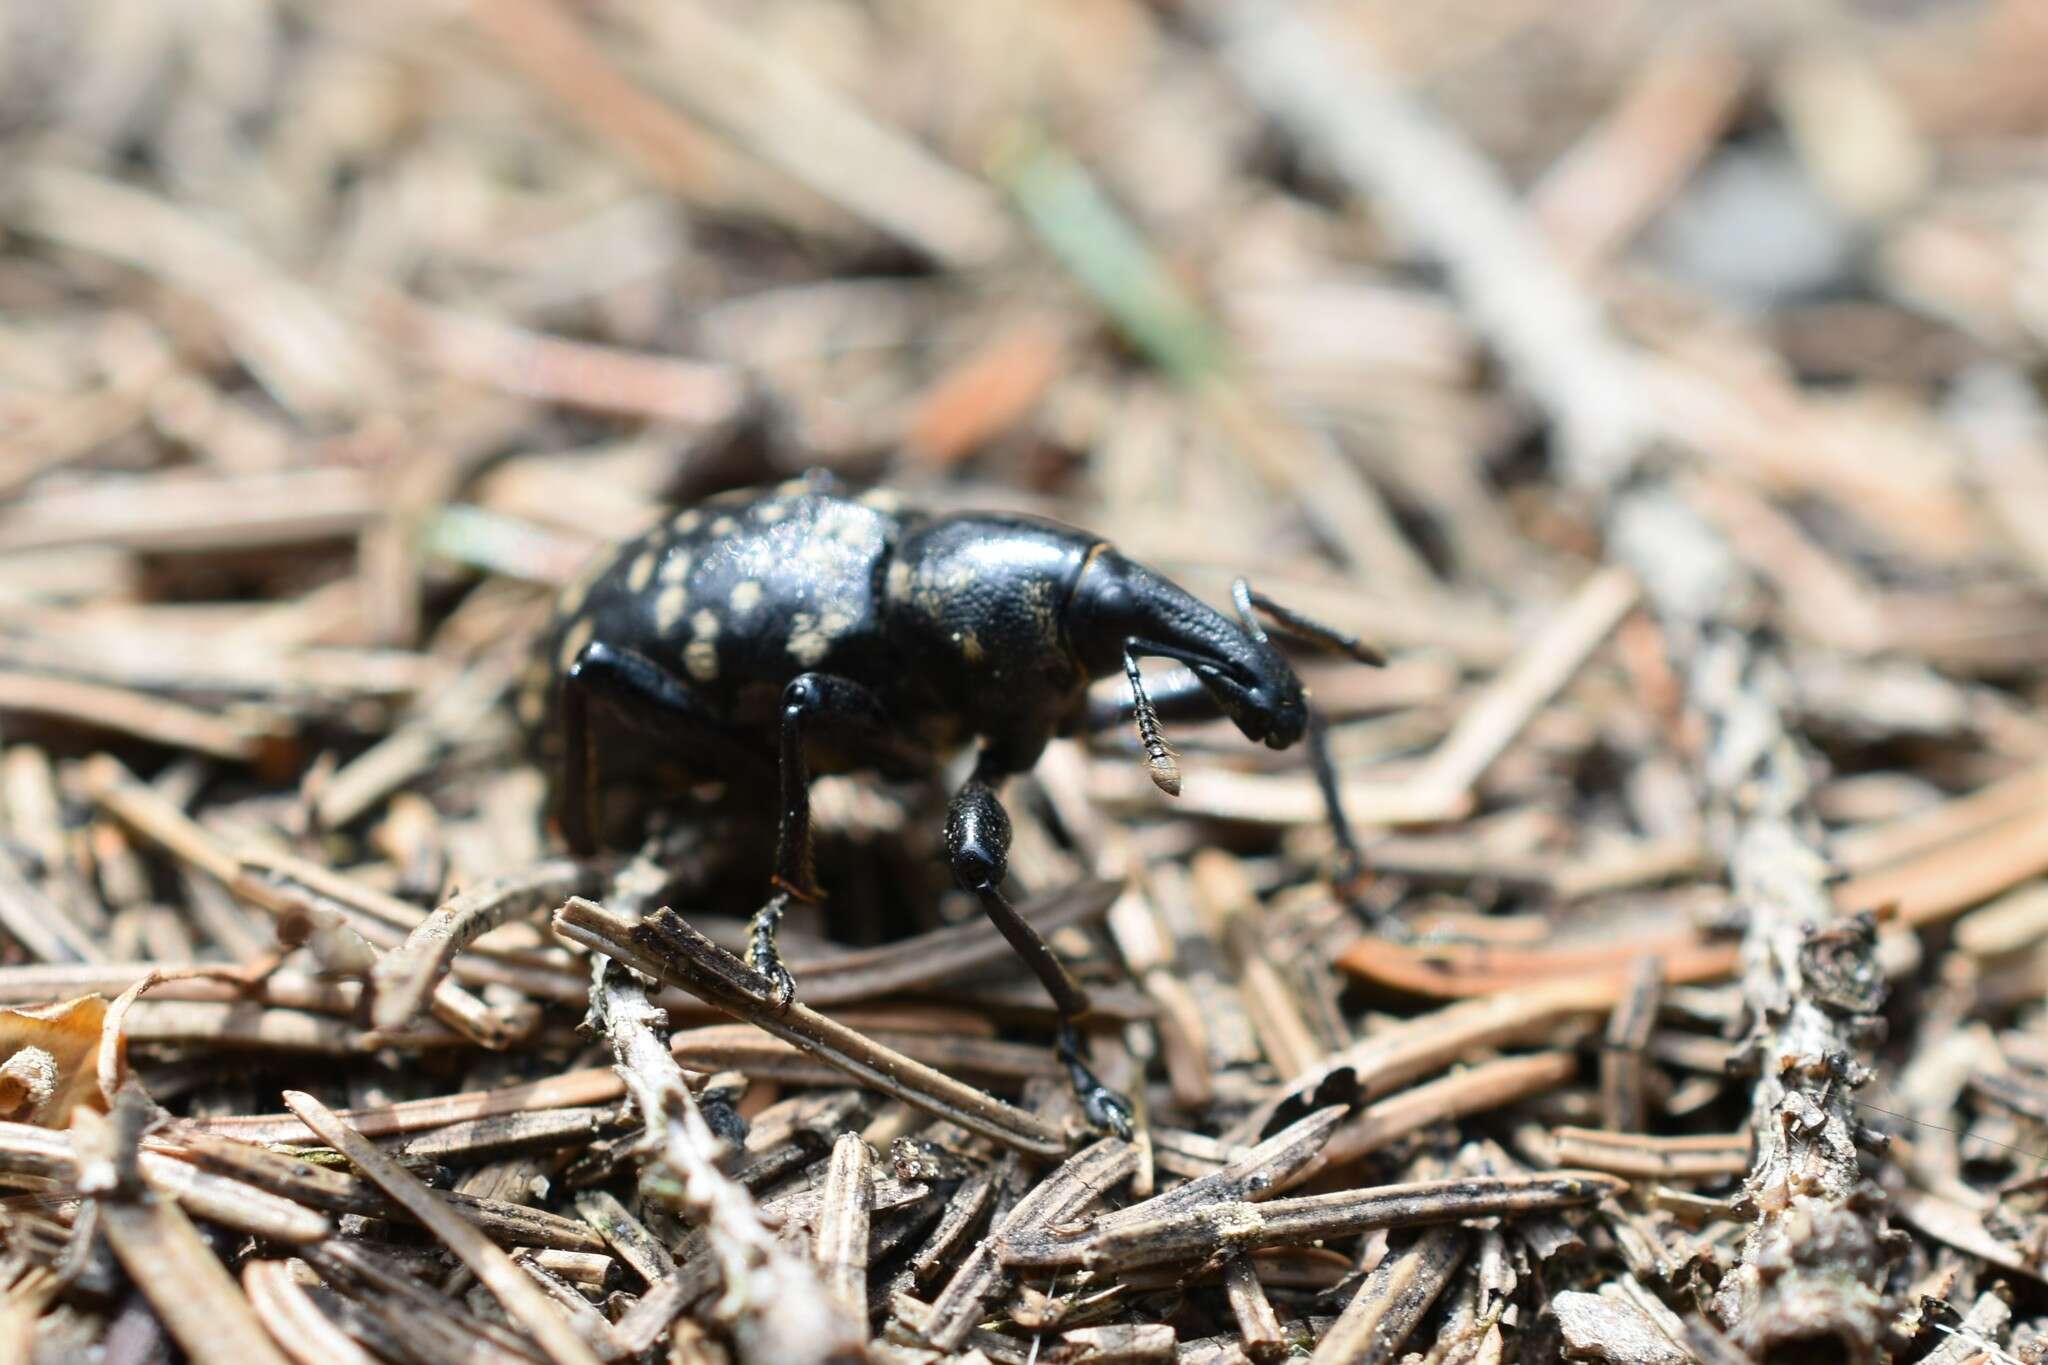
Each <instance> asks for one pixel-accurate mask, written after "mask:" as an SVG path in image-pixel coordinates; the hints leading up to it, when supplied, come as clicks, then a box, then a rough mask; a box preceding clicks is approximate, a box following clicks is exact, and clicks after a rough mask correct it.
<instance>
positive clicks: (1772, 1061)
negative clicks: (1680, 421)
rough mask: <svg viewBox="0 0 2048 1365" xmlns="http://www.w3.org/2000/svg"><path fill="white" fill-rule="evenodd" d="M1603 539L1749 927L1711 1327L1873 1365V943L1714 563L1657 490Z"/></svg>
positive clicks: (1783, 696)
mask: <svg viewBox="0 0 2048 1365" xmlns="http://www.w3.org/2000/svg"><path fill="white" fill-rule="evenodd" d="M1609 530H1610V534H1611V536H1612V538H1613V540H1614V542H1615V544H1616V546H1617V548H1618V550H1619V551H1620V553H1622V554H1623V555H1624V556H1625V557H1627V558H1628V559H1629V560H1630V562H1632V563H1634V564H1635V565H1636V567H1637V568H1638V570H1639V571H1640V572H1641V574H1642V575H1643V581H1644V584H1645V586H1646V589H1647V590H1648V592H1649V595H1650V597H1651V599H1652V600H1653V602H1654V603H1655V605H1656V608H1657V610H1658V615H1659V618H1660V623H1661V624H1662V625H1663V626H1664V628H1665V634H1666V636H1667V638H1668V639H1669V640H1670V641H1671V642H1672V645H1673V647H1674V649H1675V651H1676V652H1677V653H1679V654H1680V656H1681V658H1682V659H1683V660H1684V661H1685V663H1686V664H1687V665H1688V666H1687V667H1686V669H1685V672H1686V673H1687V674H1688V675H1689V676H1688V680H1687V681H1688V686H1687V705H1688V706H1689V708H1690V709H1691V710H1692V711H1693V712H1694V713H1695V714H1696V715H1697V716H1698V717H1699V719H1700V720H1701V721H1702V722H1703V725H1704V729H1705V733H1707V734H1708V735H1709V736H1711V743H1710V745H1709V747H1708V749H1707V751H1706V753H1705V754H1704V755H1703V760H1702V767H1703V772H1702V774H1701V785H1702V787H1703V788H1704V790H1705V793H1706V797H1707V806H1708V814H1709V819H1710V825H1711V826H1712V828H1714V829H1715V830H1716V831H1717V832H1718V833H1719V835H1720V838H1721V842H1722V844H1723V846H1724V847H1725V849H1726V855H1725V856H1726V859H1727V863H1728V868H1729V872H1730V875H1731V879H1732V881H1733V883H1734V891H1735V895H1736V898H1737V901H1738V903H1739V904H1741V906H1742V907H1743V908H1744V909H1746V910H1747V911H1748V913H1749V924H1748V927H1747V929H1746V931H1745V933H1744V936H1743V943H1742V985H1743V994H1744V997H1745V1001H1746V1004H1747V1006H1748V1009H1749V1013H1750V1018H1751V1021H1752V1023H1751V1040H1750V1041H1751V1044H1752V1050H1751V1055H1753V1056H1754V1057H1755V1058H1757V1059H1758V1062H1759V1064H1760V1074H1759V1075H1758V1077H1757V1080H1756V1085H1755V1089H1754V1091H1753V1092H1752V1095H1751V1104H1750V1128H1751V1131H1752V1132H1754V1133H1755V1135H1756V1150H1755V1154H1754V1160H1753V1165H1752V1166H1751V1169H1750V1172H1749V1178H1748V1180H1747V1181H1746V1182H1745V1188H1746V1189H1747V1191H1748V1198H1749V1200H1750V1205H1751V1207H1752V1208H1754V1209H1755V1211H1756V1213H1755V1221H1754V1222H1753V1223H1752V1224H1751V1226H1750V1228H1749V1231H1748V1233H1747V1235H1746V1236H1745V1238H1744V1242H1743V1248H1742V1254H1741V1257H1740V1259H1739V1261H1738V1263H1737V1264H1736V1265H1735V1267H1734V1268H1733V1269H1732V1270H1730V1272H1729V1273H1728V1274H1727V1275H1726V1276H1724V1277H1723V1278H1722V1280H1721V1283H1720V1286H1719V1288H1718V1290H1717V1292H1716V1307H1717V1311H1718V1313H1719V1315H1720V1318H1721V1320H1722V1321H1723V1322H1724V1323H1726V1324H1728V1325H1729V1326H1730V1327H1731V1329H1732V1331H1733V1333H1734V1336H1735V1338H1736V1341H1737V1342H1738V1344H1739V1345H1741V1346H1742V1347H1744V1348H1745V1349H1747V1350H1749V1351H1751V1352H1752V1353H1754V1354H1756V1355H1758V1356H1767V1355H1769V1354H1771V1353H1772V1352H1773V1351H1774V1350H1775V1349H1776V1348H1777V1347H1778V1346H1779V1345H1780V1344H1781V1343H1784V1342H1788V1341H1793V1340H1811V1339H1812V1338H1814V1337H1815V1336H1816V1335H1820V1336H1829V1337H1833V1338H1835V1339H1836V1340H1838V1341H1839V1342H1840V1343H1841V1344H1842V1347H1843V1349H1844V1350H1845V1351H1846V1352H1848V1353H1849V1354H1851V1355H1859V1356H1860V1355H1868V1354H1874V1353H1875V1352H1876V1351H1877V1349H1878V1342H1879V1340H1880V1336H1881V1333H1882V1330H1883V1326H1882V1324H1883V1321H1884V1316H1885V1306H1884V1304H1883V1302H1882V1287H1883V1285H1884V1283H1885V1276H1884V1269H1883V1267H1884V1264H1885V1254H1884V1252H1883V1250H1882V1247H1883V1244H1884V1242H1883V1239H1884V1235H1885V1218H1884V1213H1883V1205H1882V1202H1881V1200H1880V1201H1876V1202H1874V1201H1873V1200H1872V1199H1871V1198H1870V1197H1868V1195H1866V1193H1865V1180H1864V1177H1863V1174H1862V1170H1861V1163H1860V1160H1859V1157H1858V1152H1857V1147H1856V1132H1857V1128H1858V1125H1859V1120H1860V1116H1859V1115H1858V1113H1857V1105H1856V1099H1855V1092H1856V1089H1857V1087H1859V1086H1860V1085H1862V1084H1863V1083H1864V1081H1865V1080H1866V1079H1867V1078H1868V1076H1869V1070H1868V1066H1867V1063H1866V1061H1865V1059H1866V1058H1867V1057H1868V1056H1869V1055H1870V1049H1871V1046H1872V1045H1873V1043H1874V1041H1875V1036H1876V1031H1877V1028H1878V1023H1877V1017H1876V1015H1877V1010H1878V1007H1879V1006H1880V1005H1881V1004H1882V1002H1883V999H1884V989H1885V988H1884V980H1883V976H1882V974H1881V972H1880V970H1879V966H1878V963H1877V960H1876V952H1875V950H1876V944H1877V934H1876V928H1875V925H1874V924H1873V923H1872V920H1871V917H1869V916H1867V915H1866V916H1858V917H1855V918H1843V917H1840V916H1839V915H1838V914H1837V913H1836V911H1835V906H1834V903H1833V900H1832V897H1831V895H1830V892H1829V889H1828V884H1827V879H1828V873H1829V867H1828V864H1827V861H1826V859H1825V857H1824V856H1823V854H1822V853H1821V851H1820V848H1819V846H1818V840H1817V838H1816V837H1815V825H1816V822H1815V820H1814V817H1813V814H1812V810H1811V805H1810V797H1811V791H1812V785H1813V781H1814V777H1813V773H1812V771H1811V768H1810V765H1809V764H1808V761H1807V757H1806V754H1805V753H1804V751H1803V750H1802V748H1801V746H1800V745H1799V743H1798V742H1797V740H1796V739H1795V738H1794V737H1793V735H1792V733H1791V732H1790V731H1789V730H1788V728H1787V727H1788V723H1789V722H1788V717H1789V716H1790V715H1792V714H1793V703H1794V696H1793V683H1792V677H1791V674H1790V672H1789V670H1788V669H1787V668H1786V667H1785V666H1784V665H1783V663H1782V662H1781V661H1780V660H1778V659H1777V658H1776V657H1774V656H1773V655H1772V654H1771V653H1769V652H1767V650H1766V649H1765V648H1763V647H1762V646H1761V645H1760V644H1759V643H1757V642H1754V641H1752V640H1751V639H1750V638H1748V637H1747V636H1746V635H1745V634H1743V633H1742V632H1741V631H1739V630H1737V629H1735V628H1734V627H1733V626H1732V625H1731V624H1730V623H1728V622H1726V621H1724V620H1723V619H1721V617H1722V613H1723V612H1724V611H1725V610H1726V603H1727V601H1729V600H1730V597H1729V591H1730V589H1731V588H1732V587H1733V586H1735V584H1736V582H1737V577H1738V571H1737V570H1736V569H1735V567H1734V565H1733V558H1732V555H1731V554H1730V553H1729V551H1728V549H1727V547H1726V545H1725V544H1724V543H1723V542H1722V541H1721V540H1720V539H1719V538H1718V537H1717V536H1716V535H1715V534H1714V533H1713V532H1712V530H1711V529H1709V528H1707V527H1706V526H1705V525H1704V524H1702V523H1701V522H1700V521H1699V520H1698V518H1697V516H1695V515H1694V514H1693V513H1692V512H1691V510H1690V509H1689V508H1687V507H1685V506H1684V505H1683V504H1682V503H1681V502H1680V501H1679V500H1678V499H1677V498H1676V497H1675V496H1674V495H1673V494H1672V493H1671V492H1670V491H1669V490H1668V489H1663V488H1658V487H1650V488H1646V489H1640V490H1637V491H1634V492H1632V493H1631V494H1630V495H1629V496H1628V497H1627V498H1626V499H1624V500H1622V501H1620V502H1618V503H1617V505H1616V506H1615V508H1614V509H1613V510H1612V513H1611V515H1610V527H1609ZM1781 1267H1783V1268H1786V1269H1783V1270H1782V1272H1781V1270H1780V1268H1781Z"/></svg>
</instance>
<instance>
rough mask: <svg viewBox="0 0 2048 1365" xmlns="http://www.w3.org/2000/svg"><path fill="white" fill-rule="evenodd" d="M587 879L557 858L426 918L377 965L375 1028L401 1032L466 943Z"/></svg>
mask: <svg viewBox="0 0 2048 1365" xmlns="http://www.w3.org/2000/svg"><path fill="white" fill-rule="evenodd" d="M589 879H590V873H589V871H588V869H586V868H585V867H584V866H583V865H582V864H580V863H577V862H575V861H573V860H571V859H568V858H557V859H553V860H551V861H549V862H545V863H542V864H540V865H539V866H538V867H532V868H528V869H527V870H526V871H524V872H513V873H507V874H506V875H504V876H501V877H493V878H491V879H490V880H489V881H487V882H485V883H484V884H483V885H482V886H479V887H475V888H473V889H471V890H469V891H465V892H463V893H462V894H461V895H459V896H457V897H456V898H455V899H453V900H451V901H449V902H448V903H447V904H446V905H443V906H442V907H441V908H440V909H438V910H436V911H435V912H434V913H433V914H431V915H429V916H428V917H427V919H426V920H425V922H424V923H422V924H421V925H420V926H419V928H417V929H415V930H413V931H412V933H411V934H410V935H408V936H407V938H406V940H405V944H404V946H403V947H400V948H398V949H395V950H394V951H392V952H390V953H387V954H386V955H385V956H384V957H383V958H382V959H380V960H379V961H378V963H377V966H376V968H375V969H374V971H373V972H372V975H371V981H372V983H373V984H374V986H375V987H376V991H377V997H376V1000H375V1001H374V1003H373V1004H372V1006H371V1015H370V1017H371V1019H372V1021H373V1022H374V1023H375V1024H376V1026H377V1027H378V1028H379V1029H400V1028H404V1027H405V1026H406V1025H407V1024H409V1023H411V1022H412V1021H413V1020H415V1019H417V1018H418V1017H419V1016H420V1014H421V1013H422V1012H423V1011H424V1010H425V1009H426V1006H427V1000H428V997H429V996H430V995H431V994H432V993H433V990H434V987H435V986H436V985H438V984H439V983H440V981H441V978H442V977H443V976H445V975H446V974H447V972H448V968H449V964H450V963H451V962H452V961H453V960H454V957H455V955H456V954H457V953H459V952H461V951H462V949H463V947H464V945H466V944H467V943H469V941H470V940H471V939H474V938H476V937H477V936H478V935H480V934H483V933H486V932H488V931H489V930H492V929H495V928H497V927H498V926H499V925H500V924H505V923H508V922H510V921H512V920H515V919H518V918H519V917H521V916H523V915H529V914H532V913H533V912H534V911H536V910H538V909H540V908H541V907H543V906H546V905H552V904H558V903H560V901H561V900H562V898H563V897H565V896H569V895H573V894H575V893H576V892H577V891H578V890H579V889H581V888H582V887H583V886H584V884H585V883H586V882H588V881H589Z"/></svg>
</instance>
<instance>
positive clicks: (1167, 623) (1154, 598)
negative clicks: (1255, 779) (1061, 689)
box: [1067, 546, 1308, 749]
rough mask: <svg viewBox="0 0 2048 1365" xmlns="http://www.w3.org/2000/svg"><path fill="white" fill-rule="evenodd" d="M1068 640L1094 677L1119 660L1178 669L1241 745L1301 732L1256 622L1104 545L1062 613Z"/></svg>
mask: <svg viewBox="0 0 2048 1365" xmlns="http://www.w3.org/2000/svg"><path fill="white" fill-rule="evenodd" d="M1067 630H1068V639H1069V640H1070V641H1072V643H1073V647H1074V649H1075V651H1076V652H1077V654H1078V655H1079V656H1080V658H1081V661H1082V663H1083V664H1084V666H1086V667H1087V669H1088V671H1089V672H1090V673H1091V674H1093V675H1095V676H1097V677H1100V676H1102V675H1104V674H1110V673H1115V672H1117V671H1119V670H1122V669H1124V668H1125V667H1126V664H1125V656H1126V655H1129V656H1131V657H1133V658H1139V657H1147V656H1155V657H1161V658H1168V659H1173V660H1175V661H1177V662H1179V663H1181V664H1183V665H1185V666H1186V667H1187V668H1188V669H1189V670H1190V671H1191V672H1193V673H1194V675H1195V677H1196V678H1197V679H1198V680H1199V681H1200V682H1201V684H1202V687H1203V689H1204V690H1205V691H1207V692H1208V693H1209V695H1210V696H1211V697H1213V698H1214V699H1215V701H1216V704H1217V706H1219V707H1220V708H1221V709H1222V710H1223V713H1224V714H1225V715H1227V716H1229V717H1230V720H1231V722H1232V723H1233V724H1235V725H1236V726H1237V728H1238V729H1239V730H1240V731H1242V732H1243V733H1244V736H1245V737H1246V738H1247V739H1250V740H1252V741H1254V742H1256V743H1263V744H1268V745H1271V746H1272V747H1273V748H1276V749H1285V748H1287V747H1289V746H1290V745H1293V744H1295V743H1298V742H1299V741H1300V739H1301V737H1302V733H1303V732H1304V730H1305V729H1306V728H1307V725H1308V706H1307V699H1306V697H1305V696H1304V694H1303V692H1302V687H1301V680H1300V679H1299V678H1298V677H1296V676H1295V673H1294V669H1293V668H1292V667H1291V666H1290V665H1289V664H1288V662H1287V660H1286V659H1285V658H1283V657H1281V654H1280V651H1279V650H1277V649H1276V648H1274V646H1273V642H1272V641H1271V640H1269V639H1268V638H1267V637H1266V634H1265V632H1264V631H1263V630H1261V629H1259V628H1258V623H1257V622H1256V621H1252V622H1251V623H1250V626H1249V628H1246V627H1242V626H1240V625H1238V624H1237V623H1235V622H1233V621H1231V620H1230V618H1229V617H1227V616H1225V615H1223V614H1222V613H1221V612H1218V611H1216V610H1215V609H1214V608H1212V607H1210V606H1209V605H1208V604H1207V603H1205V602H1203V601H1201V600H1200V599H1198V598H1196V597H1195V596H1193V595H1192V594H1191V593H1188V592H1187V591H1185V590H1184V589H1182V588H1181V587H1179V586H1178V585H1176V584H1174V583H1172V582H1170V581H1168V580H1167V579H1165V578H1162V577H1161V576H1160V575H1158V574H1156V573H1154V572H1152V571H1151V570H1150V569H1147V568H1146V567H1145V566H1144V565H1142V564H1139V563H1136V562H1135V561H1133V560H1130V559H1127V558H1125V557H1124V556H1123V555H1121V554H1119V553H1118V552H1117V551H1115V550H1113V549H1110V548H1108V547H1107V546H1104V547H1101V548H1099V549H1098V550H1097V551H1096V552H1095V553H1094V554H1093V555H1091V556H1090V557H1089V560H1088V564H1087V566H1086V567H1085V568H1084V569H1083V570H1082V572H1081V575H1080V577H1079V579H1078V580H1077V581H1076V583H1075V585H1074V592H1073V596H1072V598H1071V599H1070V601H1069V603H1068V608H1067Z"/></svg>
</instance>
